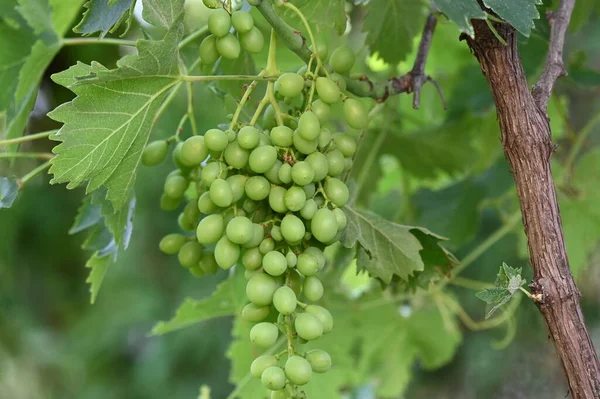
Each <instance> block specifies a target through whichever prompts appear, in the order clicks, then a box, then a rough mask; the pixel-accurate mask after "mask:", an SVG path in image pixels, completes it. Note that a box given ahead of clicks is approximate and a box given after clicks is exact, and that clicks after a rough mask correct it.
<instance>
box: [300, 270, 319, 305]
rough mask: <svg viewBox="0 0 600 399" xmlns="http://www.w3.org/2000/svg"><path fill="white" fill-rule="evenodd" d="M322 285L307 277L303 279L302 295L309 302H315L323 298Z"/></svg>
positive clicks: (313, 278) (316, 279)
mask: <svg viewBox="0 0 600 399" xmlns="http://www.w3.org/2000/svg"><path fill="white" fill-rule="evenodd" d="M323 291H324V289H323V283H321V280H319V279H318V278H317V277H314V276H309V277H306V279H304V283H303V284H302V293H303V294H304V296H305V297H306V299H308V300H309V301H312V302H316V301H318V300H319V299H321V297H322V296H323Z"/></svg>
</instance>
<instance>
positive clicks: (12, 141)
mask: <svg viewBox="0 0 600 399" xmlns="http://www.w3.org/2000/svg"><path fill="white" fill-rule="evenodd" d="M56 132H58V130H48V131H47V132H41V133H35V134H29V135H27V136H23V137H18V138H15V139H8V140H0V147H2V146H8V145H12V144H19V143H26V142H28V141H34V140H38V139H45V138H48V137H49V136H52V135H53V134H55V133H56Z"/></svg>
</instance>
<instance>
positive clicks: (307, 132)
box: [298, 111, 321, 141]
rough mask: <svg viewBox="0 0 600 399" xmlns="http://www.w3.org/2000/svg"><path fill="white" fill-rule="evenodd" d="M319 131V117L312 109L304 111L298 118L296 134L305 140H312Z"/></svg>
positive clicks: (317, 135)
mask: <svg viewBox="0 0 600 399" xmlns="http://www.w3.org/2000/svg"><path fill="white" fill-rule="evenodd" d="M319 133H321V123H320V122H319V118H317V115H315V113H314V112H312V111H306V112H305V113H303V114H302V116H301V117H300V119H299V120H298V134H299V135H300V136H301V137H302V138H303V139H305V140H309V141H313V140H316V139H317V138H318V137H319Z"/></svg>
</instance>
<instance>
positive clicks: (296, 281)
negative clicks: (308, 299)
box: [288, 270, 303, 297]
mask: <svg viewBox="0 0 600 399" xmlns="http://www.w3.org/2000/svg"><path fill="white" fill-rule="evenodd" d="M302 280H303V277H302V276H301V275H300V273H298V272H297V271H295V270H292V271H290V281H289V284H288V285H289V287H290V288H291V289H292V291H294V294H296V297H298V296H299V295H300V294H301V293H302Z"/></svg>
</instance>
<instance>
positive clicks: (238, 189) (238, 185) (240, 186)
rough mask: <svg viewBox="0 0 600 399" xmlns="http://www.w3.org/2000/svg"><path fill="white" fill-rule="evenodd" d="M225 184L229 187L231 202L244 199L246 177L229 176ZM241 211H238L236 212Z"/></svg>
mask: <svg viewBox="0 0 600 399" xmlns="http://www.w3.org/2000/svg"><path fill="white" fill-rule="evenodd" d="M226 180H227V183H229V185H230V186H231V192H232V193H233V200H232V202H238V201H239V200H241V199H242V198H243V197H244V192H245V188H246V181H248V176H244V175H233V176H229V177H228V178H227V179H226ZM240 211H242V212H243V210H241V209H239V210H238V212H240Z"/></svg>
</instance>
